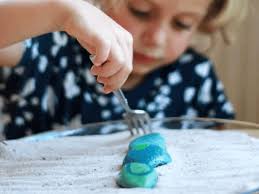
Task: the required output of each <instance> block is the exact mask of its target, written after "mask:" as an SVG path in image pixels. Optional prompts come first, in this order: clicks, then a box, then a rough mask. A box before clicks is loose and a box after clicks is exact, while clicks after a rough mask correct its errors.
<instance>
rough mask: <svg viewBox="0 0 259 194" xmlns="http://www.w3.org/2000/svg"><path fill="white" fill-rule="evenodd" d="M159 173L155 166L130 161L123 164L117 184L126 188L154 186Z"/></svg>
mask: <svg viewBox="0 0 259 194" xmlns="http://www.w3.org/2000/svg"><path fill="white" fill-rule="evenodd" d="M157 179H158V175H157V173H156V171H155V170H154V168H152V167H150V166H148V165H147V164H143V163H128V164H125V165H123V167H122V169H121V172H120V173H119V176H118V178H117V184H118V185H119V186H121V187H125V188H133V187H143V188H153V187H155V185H156V183H157Z"/></svg>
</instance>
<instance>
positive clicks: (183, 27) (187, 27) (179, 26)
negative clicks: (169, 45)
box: [172, 20, 192, 30]
mask: <svg viewBox="0 0 259 194" xmlns="http://www.w3.org/2000/svg"><path fill="white" fill-rule="evenodd" d="M172 26H173V27H175V28H177V29H179V30H190V29H191V28H192V25H191V24H185V23H184V22H182V21H180V20H175V21H173V22H172Z"/></svg>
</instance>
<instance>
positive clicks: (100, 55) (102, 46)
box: [91, 38, 113, 66]
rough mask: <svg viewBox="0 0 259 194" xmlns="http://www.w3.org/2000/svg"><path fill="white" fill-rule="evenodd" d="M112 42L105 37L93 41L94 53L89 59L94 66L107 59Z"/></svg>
mask: <svg viewBox="0 0 259 194" xmlns="http://www.w3.org/2000/svg"><path fill="white" fill-rule="evenodd" d="M112 42H113V41H111V40H109V39H105V38H102V39H99V40H97V41H96V42H95V43H96V45H95V48H96V53H95V54H94V56H93V57H92V59H91V60H92V62H93V64H94V65H95V66H100V65H102V64H103V63H105V62H106V61H107V60H108V57H109V54H110V52H111V45H112Z"/></svg>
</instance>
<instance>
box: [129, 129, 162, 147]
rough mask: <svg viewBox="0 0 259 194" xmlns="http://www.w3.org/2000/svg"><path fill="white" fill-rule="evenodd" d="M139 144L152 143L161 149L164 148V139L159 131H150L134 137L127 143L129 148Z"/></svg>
mask: <svg viewBox="0 0 259 194" xmlns="http://www.w3.org/2000/svg"><path fill="white" fill-rule="evenodd" d="M140 144H153V145H157V146H160V147H161V148H162V149H166V145H165V139H164V138H163V137H162V136H161V135H160V134H159V133H151V134H148V135H144V136H141V137H138V138H136V139H134V140H133V141H132V142H131V143H130V144H129V150H131V149H133V148H134V147H135V146H136V145H140Z"/></svg>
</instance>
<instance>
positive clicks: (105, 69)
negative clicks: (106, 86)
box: [91, 62, 123, 77]
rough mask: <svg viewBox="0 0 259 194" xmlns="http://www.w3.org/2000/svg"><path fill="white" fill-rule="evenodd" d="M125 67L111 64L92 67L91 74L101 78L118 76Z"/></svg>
mask: <svg viewBox="0 0 259 194" xmlns="http://www.w3.org/2000/svg"><path fill="white" fill-rule="evenodd" d="M122 67H123V66H122V65H119V64H115V63H111V62H106V63H104V64H103V65H102V66H95V65H94V66H92V67H91V73H92V74H93V75H97V76H100V77H110V76H112V75H114V74H116V73H117V72H118V71H119V70H120V69H121V68H122Z"/></svg>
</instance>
